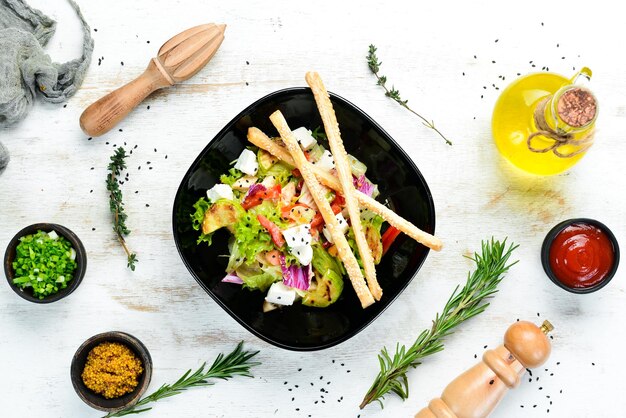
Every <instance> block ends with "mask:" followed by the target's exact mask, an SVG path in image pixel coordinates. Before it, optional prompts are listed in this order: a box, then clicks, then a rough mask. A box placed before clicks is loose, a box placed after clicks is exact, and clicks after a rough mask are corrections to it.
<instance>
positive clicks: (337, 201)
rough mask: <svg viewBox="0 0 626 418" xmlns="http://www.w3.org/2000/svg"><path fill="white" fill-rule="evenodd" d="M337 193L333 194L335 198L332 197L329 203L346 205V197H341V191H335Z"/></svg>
mask: <svg viewBox="0 0 626 418" xmlns="http://www.w3.org/2000/svg"><path fill="white" fill-rule="evenodd" d="M336 193H337V194H336V195H335V198H334V199H333V202H332V203H331V204H330V205H331V206H332V205H338V206H345V205H346V198H345V197H343V196H342V195H341V193H339V192H336Z"/></svg>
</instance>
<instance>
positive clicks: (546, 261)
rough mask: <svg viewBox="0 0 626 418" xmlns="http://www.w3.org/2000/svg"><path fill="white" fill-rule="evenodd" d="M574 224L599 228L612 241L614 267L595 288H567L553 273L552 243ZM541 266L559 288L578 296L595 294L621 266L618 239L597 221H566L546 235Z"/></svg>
mask: <svg viewBox="0 0 626 418" xmlns="http://www.w3.org/2000/svg"><path fill="white" fill-rule="evenodd" d="M573 224H587V225H592V226H595V227H596V228H599V229H600V230H602V232H604V233H605V234H606V236H607V237H608V239H609V241H611V244H613V254H614V259H613V266H612V267H611V270H609V272H608V273H607V275H606V277H605V278H604V279H603V280H602V281H601V282H600V283H597V284H595V285H593V286H589V287H569V286H566V285H565V284H563V283H561V281H560V280H559V279H558V277H556V274H554V272H553V271H552V268H551V267H550V247H551V246H552V242H553V241H554V238H555V237H556V236H557V235H558V234H559V233H560V232H561V231H563V230H564V229H565V228H567V227H568V226H570V225H573ZM541 264H542V265H543V270H544V271H545V272H546V274H547V275H548V277H549V278H550V280H552V282H553V283H554V284H556V285H557V286H559V287H560V288H561V289H565V290H567V291H568V292H572V293H577V294H584V293H593V292H595V291H597V290H600V289H602V288H603V287H604V286H606V285H607V284H608V283H609V282H610V281H611V279H612V278H613V276H614V275H615V272H616V271H617V267H618V266H619V245H618V243H617V238H615V235H613V232H611V230H610V229H609V228H608V227H607V226H606V225H604V224H603V223H602V222H598V221H596V220H595V219H589V218H574V219H568V220H566V221H563V222H561V223H559V224H557V225H556V226H555V227H554V228H552V229H551V230H550V232H548V235H546V237H545V239H544V240H543V245H542V246H541Z"/></svg>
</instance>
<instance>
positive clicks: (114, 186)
mask: <svg viewBox="0 0 626 418" xmlns="http://www.w3.org/2000/svg"><path fill="white" fill-rule="evenodd" d="M127 157H128V155H127V154H126V151H125V150H124V148H123V147H118V148H117V149H116V150H115V153H114V154H113V155H112V156H111V162H110V163H109V165H108V169H109V174H107V179H106V185H107V190H108V191H109V209H110V210H111V213H112V214H113V231H115V233H116V234H117V239H118V241H119V242H120V244H122V247H123V248H124V251H125V252H126V256H127V257H128V260H127V261H128V263H127V265H128V268H130V269H131V270H132V271H135V263H136V262H137V254H135V253H133V252H131V251H130V250H129V249H128V246H127V245H126V240H125V239H124V237H125V236H128V234H130V230H129V229H128V228H127V227H126V219H127V218H128V215H127V214H126V212H125V211H124V202H123V201H122V190H121V189H120V185H119V181H118V180H117V179H118V177H119V176H121V173H122V170H124V169H125V168H126V161H125V160H126V158H127Z"/></svg>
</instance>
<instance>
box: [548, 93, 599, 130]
mask: <svg viewBox="0 0 626 418" xmlns="http://www.w3.org/2000/svg"><path fill="white" fill-rule="evenodd" d="M538 106H544V109H543V116H544V119H545V122H546V124H547V125H548V127H549V128H550V130H552V131H553V132H555V133H557V134H559V135H568V134H576V133H579V132H583V131H588V130H589V129H590V128H592V127H593V125H594V124H595V121H596V117H597V113H598V112H597V110H598V105H597V101H596V98H595V96H594V95H593V93H591V91H589V90H588V89H586V88H584V87H580V86H577V85H568V86H565V87H563V88H561V89H560V90H559V91H557V92H556V93H554V94H553V95H552V97H551V98H550V99H549V100H548V101H547V102H545V101H542V102H540V103H539V104H538Z"/></svg>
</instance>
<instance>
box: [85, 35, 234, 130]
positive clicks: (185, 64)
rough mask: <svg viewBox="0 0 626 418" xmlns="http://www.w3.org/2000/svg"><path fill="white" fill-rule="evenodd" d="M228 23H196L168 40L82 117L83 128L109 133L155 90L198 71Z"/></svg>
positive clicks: (221, 38) (207, 58) (204, 63)
mask: <svg viewBox="0 0 626 418" xmlns="http://www.w3.org/2000/svg"><path fill="white" fill-rule="evenodd" d="M225 30H226V25H216V24H215V23H208V24H205V25H200V26H195V27H193V28H190V29H187V30H186V31H184V32H181V33H179V34H178V35H176V36H174V37H173V38H172V39H170V40H169V41H167V42H165V43H164V44H163V46H162V47H161V49H159V53H158V54H157V56H156V57H155V58H152V60H150V64H148V68H146V70H145V71H144V72H143V74H141V75H140V76H139V77H137V78H136V79H135V80H133V81H131V82H130V83H128V84H126V85H124V86H122V87H120V88H118V89H117V90H115V91H113V92H111V93H109V94H107V95H106V96H104V97H102V98H101V99H100V100H98V101H97V102H95V103H92V104H91V105H90V106H89V107H88V108H87V109H85V111H84V112H83V114H82V115H81V116H80V127H81V128H82V130H83V131H84V132H85V133H86V134H87V135H90V136H100V135H102V134H104V133H106V132H108V131H109V130H110V129H111V128H113V127H114V126H115V125H117V123H118V122H120V121H121V120H122V119H124V118H125V117H126V116H127V115H128V114H129V113H130V112H131V111H132V110H133V109H134V108H135V107H136V106H137V105H138V104H139V103H141V102H142V101H143V99H145V98H146V97H148V95H149V94H150V93H152V92H154V91H155V90H158V89H161V88H163V87H169V86H173V85H174V84H175V83H179V82H181V81H185V80H187V79H188V78H190V77H192V76H193V75H194V74H196V73H197V72H198V71H200V69H201V68H202V67H204V66H205V65H206V63H207V62H209V60H210V59H211V58H212V57H213V55H215V53H216V52H217V50H218V48H219V47H220V45H221V44H222V41H223V40H224V31H225Z"/></svg>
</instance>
